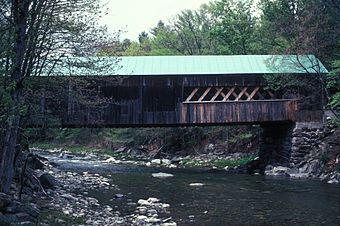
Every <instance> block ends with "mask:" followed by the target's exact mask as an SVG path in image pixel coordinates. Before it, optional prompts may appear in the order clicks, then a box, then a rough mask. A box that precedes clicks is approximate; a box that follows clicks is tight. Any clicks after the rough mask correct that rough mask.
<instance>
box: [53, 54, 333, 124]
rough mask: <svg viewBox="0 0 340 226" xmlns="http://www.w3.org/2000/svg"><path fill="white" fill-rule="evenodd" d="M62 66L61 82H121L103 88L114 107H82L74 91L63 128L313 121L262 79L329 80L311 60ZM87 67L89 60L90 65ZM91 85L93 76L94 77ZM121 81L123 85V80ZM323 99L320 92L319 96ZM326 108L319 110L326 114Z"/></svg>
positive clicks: (143, 59)
mask: <svg viewBox="0 0 340 226" xmlns="http://www.w3.org/2000/svg"><path fill="white" fill-rule="evenodd" d="M77 60H80V62H85V59H83V58H75V59H72V62H73V63H72V64H71V65H67V66H65V65H64V66H63V64H61V65H59V66H58V67H56V68H55V69H54V70H53V74H52V75H55V76H86V77H87V78H88V77H89V76H94V78H95V77H100V78H103V79H104V80H103V81H105V76H107V77H108V78H112V77H115V78H117V82H115V83H106V82H100V83H98V84H97V85H98V89H99V90H100V92H101V93H102V95H103V96H105V97H107V98H109V103H106V104H105V105H103V106H101V107H100V108H98V107H91V106H85V105H83V104H80V103H79V101H78V100H77V98H74V97H72V91H75V90H76V89H77V87H76V86H75V87H71V88H70V92H68V94H67V104H65V106H61V107H62V108H64V109H63V115H62V126H64V127H128V126H129V127H130V126H140V127H141V126H187V125H220V124H247V123H248V124H265V123H273V122H274V123H278V122H294V121H299V120H300V119H301V118H304V119H306V120H315V119H316V118H317V117H319V116H320V114H317V113H315V112H317V111H313V112H311V111H310V112H308V113H307V112H306V111H300V110H301V109H299V105H298V101H299V96H298V95H295V96H289V97H287V96H284V95H282V94H280V93H277V92H275V91H273V90H269V89H267V88H266V81H265V79H264V76H265V75H266V76H275V75H278V74H293V75H296V76H299V75H303V76H316V75H319V74H322V73H327V70H326V68H325V67H324V66H323V65H322V63H321V62H320V61H319V60H318V59H317V58H316V57H314V56H312V55H304V56H297V55H244V56H136V57H120V58H113V57H112V58H110V57H105V58H102V59H101V60H99V61H97V62H95V61H93V62H92V63H91V64H90V65H91V67H79V62H78V63H74V62H76V61H77ZM86 60H88V59H86ZM91 78H92V77H91ZM118 78H119V79H118ZM316 92H317V90H316ZM320 109H321V107H320ZM301 114H303V115H301Z"/></svg>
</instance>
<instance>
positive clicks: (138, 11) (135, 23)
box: [102, 0, 210, 40]
mask: <svg viewBox="0 0 340 226" xmlns="http://www.w3.org/2000/svg"><path fill="white" fill-rule="evenodd" d="M208 2H210V0H109V5H108V8H109V10H108V15H107V16H105V17H104V18H103V20H102V23H103V24H106V25H107V26H108V28H109V30H110V31H118V30H125V31H126V33H124V34H122V38H129V39H132V40H137V39H138V34H139V33H141V32H142V31H146V32H149V30H150V28H152V27H155V26H156V25H157V23H158V21H159V20H162V21H164V22H167V21H168V20H169V19H170V18H172V17H173V16H175V15H176V14H178V13H179V12H181V11H182V10H185V9H198V8H199V6H200V5H201V4H203V3H208Z"/></svg>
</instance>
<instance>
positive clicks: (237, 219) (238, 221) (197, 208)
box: [90, 167, 340, 226]
mask: <svg viewBox="0 0 340 226" xmlns="http://www.w3.org/2000/svg"><path fill="white" fill-rule="evenodd" d="M123 168H124V167H123ZM158 170H159V169H150V168H148V169H146V168H139V167H137V168H136V167H133V168H128V167H126V168H125V170H118V172H120V173H116V172H117V171H114V172H113V171H111V173H103V174H106V175H107V176H109V177H111V178H112V179H113V183H115V184H117V185H118V187H119V188H120V189H121V190H120V191H119V193H123V194H125V195H126V198H125V199H122V200H117V199H112V198H113V197H114V194H115V193H117V191H113V190H112V191H110V190H109V191H92V192H91V193H90V195H91V196H94V197H96V198H98V199H99V200H100V201H101V202H102V203H105V204H109V205H111V206H113V207H115V208H116V209H117V210H120V211H121V212H123V213H126V214H128V213H132V211H133V210H134V208H135V206H128V205H127V203H128V202H131V201H133V202H137V200H138V199H140V198H148V197H157V198H160V199H161V200H162V201H163V202H166V203H169V204H170V205H171V209H170V211H171V215H172V217H173V218H174V220H175V221H176V222H177V223H178V224H179V225H195V226H200V225H202V226H203V225H204V226H206V225H216V226H218V225H340V192H339V191H340V186H338V185H328V184H324V183H322V182H319V181H306V180H289V179H272V178H266V177H263V176H250V175H227V174H221V173H216V174H213V173H197V172H196V173H195V172H189V171H183V170H174V171H170V172H171V173H173V174H174V175H175V177H173V178H167V179H163V180H162V179H157V178H153V177H152V176H151V172H157V171H158ZM168 172H169V171H168ZM198 182H199V183H204V184H205V186H203V187H191V186H189V184H190V183H198ZM110 199H111V201H110Z"/></svg>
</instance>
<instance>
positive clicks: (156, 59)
mask: <svg viewBox="0 0 340 226" xmlns="http://www.w3.org/2000/svg"><path fill="white" fill-rule="evenodd" d="M47 69H48V68H47ZM327 72H328V71H327V69H326V68H325V67H324V66H323V65H322V63H321V62H320V61H319V60H318V59H317V58H316V57H315V56H314V55H301V56H298V55H233V56H221V55H218V56H134V57H118V58H115V57H99V58H97V57H96V58H68V60H63V61H62V62H61V63H60V64H59V65H58V66H56V67H55V68H54V70H53V73H52V74H51V75H64V76H67V75H71V76H87V75H88V76H91V75H97V76H112V75H115V76H117V75H121V76H138V75H140V76H143V75H235V74H278V73H287V74H301V73H303V74H306V73H327Z"/></svg>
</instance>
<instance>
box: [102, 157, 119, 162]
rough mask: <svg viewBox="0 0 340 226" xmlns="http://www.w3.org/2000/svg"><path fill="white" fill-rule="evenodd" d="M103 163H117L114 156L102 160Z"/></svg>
mask: <svg viewBox="0 0 340 226" xmlns="http://www.w3.org/2000/svg"><path fill="white" fill-rule="evenodd" d="M104 162H105V163H119V161H117V160H116V159H115V158H113V157H110V158H108V159H106V160H105V161H104Z"/></svg>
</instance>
